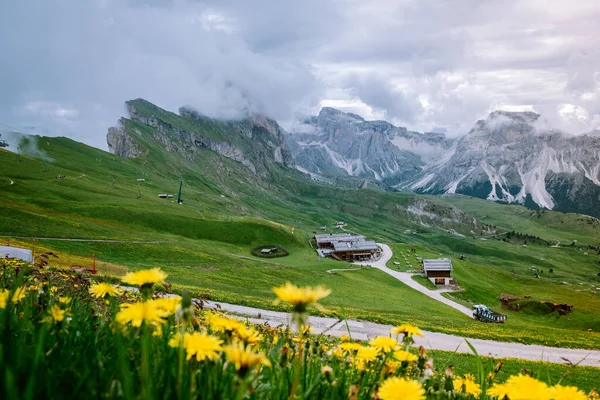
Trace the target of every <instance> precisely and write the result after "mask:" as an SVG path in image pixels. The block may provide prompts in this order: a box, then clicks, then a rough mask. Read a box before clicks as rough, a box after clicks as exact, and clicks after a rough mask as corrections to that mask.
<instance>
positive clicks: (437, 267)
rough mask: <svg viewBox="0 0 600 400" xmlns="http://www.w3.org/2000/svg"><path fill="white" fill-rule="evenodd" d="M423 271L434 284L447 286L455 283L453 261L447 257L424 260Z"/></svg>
mask: <svg viewBox="0 0 600 400" xmlns="http://www.w3.org/2000/svg"><path fill="white" fill-rule="evenodd" d="M423 271H424V272H425V276H426V277H427V279H429V280H430V281H431V282H432V283H433V284H434V285H444V286H447V285H454V283H455V282H454V279H453V278H452V261H450V260H449V259H447V258H438V259H435V260H423Z"/></svg>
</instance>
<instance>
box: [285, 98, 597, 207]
mask: <svg viewBox="0 0 600 400" xmlns="http://www.w3.org/2000/svg"><path fill="white" fill-rule="evenodd" d="M285 137H286V140H287V142H288V144H289V146H290V149H291V151H292V154H293V156H294V158H295V159H296V161H297V163H298V166H299V168H300V169H302V170H306V171H309V172H311V173H312V174H318V175H320V176H323V177H335V176H344V175H346V176H355V177H359V178H364V179H371V180H375V181H379V182H381V183H383V184H384V185H385V186H387V187H388V188H390V189H396V190H409V191H414V192H418V193H429V194H455V193H456V194H465V195H470V196H474V197H479V198H484V199H488V200H493V201H498V202H506V203H519V204H524V205H526V206H528V207H531V208H544V209H557V210H561V211H572V212H581V213H585V214H591V215H596V216H597V215H599V214H600V207H598V203H599V201H600V132H599V131H595V132H591V133H588V134H584V135H580V136H574V135H570V134H568V133H565V132H561V131H559V130H556V129H552V128H551V127H549V126H548V124H547V123H546V122H545V121H544V120H543V119H542V118H541V116H540V115H539V114H536V113H533V112H507V111H495V112H492V113H491V114H490V115H489V116H488V117H487V118H486V119H484V120H479V121H477V122H476V124H475V126H474V127H473V128H472V129H471V130H470V131H469V132H468V133H467V134H465V135H464V136H462V137H459V138H454V139H452V138H447V137H446V136H445V135H444V134H442V133H430V132H427V133H419V132H414V131H409V130H408V129H406V128H403V127H397V126H394V125H392V124H391V123H389V122H386V121H365V120H364V119H363V118H362V117H360V116H358V115H356V114H352V113H344V112H341V111H339V110H336V109H333V108H323V109H322V110H321V112H320V113H319V115H318V116H314V117H310V118H306V119H305V120H304V121H302V123H301V124H299V126H298V128H296V129H295V130H293V131H292V132H290V133H288V134H286V135H285Z"/></svg>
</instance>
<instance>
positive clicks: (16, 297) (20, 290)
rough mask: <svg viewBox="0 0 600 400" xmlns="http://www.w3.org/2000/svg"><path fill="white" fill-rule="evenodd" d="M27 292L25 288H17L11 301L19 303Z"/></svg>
mask: <svg viewBox="0 0 600 400" xmlns="http://www.w3.org/2000/svg"><path fill="white" fill-rule="evenodd" d="M26 294H27V291H26V290H25V288H22V287H20V288H17V290H15V292H14V293H13V295H12V299H11V301H12V302H13V304H17V303H18V302H19V301H21V300H23V299H24V298H25V295H26Z"/></svg>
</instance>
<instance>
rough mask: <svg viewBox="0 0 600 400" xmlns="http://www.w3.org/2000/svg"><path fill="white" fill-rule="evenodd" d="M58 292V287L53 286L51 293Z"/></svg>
mask: <svg viewBox="0 0 600 400" xmlns="http://www.w3.org/2000/svg"><path fill="white" fill-rule="evenodd" d="M56 292H58V288H57V287H56V286H51V287H50V293H56Z"/></svg>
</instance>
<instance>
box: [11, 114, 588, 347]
mask: <svg viewBox="0 0 600 400" xmlns="http://www.w3.org/2000/svg"><path fill="white" fill-rule="evenodd" d="M148 104H149V103H148ZM138 111H139V112H146V113H148V115H154V114H158V116H160V117H161V118H163V119H165V120H168V123H169V125H170V126H171V127H172V129H174V130H177V129H178V130H180V131H182V130H186V132H187V131H194V132H195V133H196V134H204V133H205V132H206V135H207V137H210V138H213V139H215V138H217V136H216V135H217V133H215V132H219V133H218V135H220V136H219V140H231V141H234V139H231V138H232V137H234V136H235V134H236V133H235V132H236V131H235V130H236V129H238V125H235V124H231V123H219V122H215V121H212V122H211V124H213V125H212V127H211V128H210V129H209V128H208V127H206V126H205V125H202V124H200V125H199V124H197V123H195V122H193V123H192V122H190V121H189V119H187V118H183V117H180V116H178V115H176V114H172V113H168V114H167V115H163V114H162V112H163V111H157V109H155V108H152V107H150V106H148V109H144V108H142V109H141V111H140V110H138ZM123 124H124V126H125V129H126V130H127V132H130V133H131V135H134V136H135V140H137V142H136V143H138V145H140V146H143V148H144V149H145V155H143V156H141V157H139V158H123V157H119V156H116V155H113V154H110V153H107V152H104V151H101V150H98V149H95V148H91V147H89V146H86V145H83V144H81V143H77V142H74V141H72V140H69V139H65V138H47V137H40V138H36V137H30V138H28V139H27V140H29V141H31V143H30V145H29V146H28V148H33V146H35V147H36V148H37V150H38V153H36V156H35V157H29V156H27V155H22V156H20V157H18V156H17V155H16V154H14V153H11V152H8V151H5V150H0V165H2V168H1V169H0V189H1V192H2V197H1V198H0V235H2V236H3V238H0V242H1V241H3V240H8V239H9V238H11V239H12V243H17V244H20V245H22V246H25V247H33V246H36V252H39V251H44V250H46V249H51V250H54V251H56V252H57V253H58V255H59V259H58V260H57V261H56V262H57V263H59V264H60V265H63V266H69V265H72V264H82V265H85V266H90V265H91V255H92V254H95V256H96V259H97V262H98V268H99V270H100V271H101V272H104V273H108V274H113V275H121V274H123V273H124V272H125V271H127V270H128V269H139V268H145V267H153V266H161V267H162V268H164V269H165V271H167V272H168V273H169V275H170V279H169V280H170V282H173V284H174V285H175V289H179V290H180V289H182V288H190V289H192V290H193V291H194V293H196V294H197V295H201V296H208V297H210V298H211V299H215V300H221V301H226V302H233V303H240V304H248V305H254V306H260V307H266V308H274V307H275V306H274V305H273V304H272V303H271V299H272V292H271V287H272V286H275V285H278V284H280V283H282V282H285V281H287V280H289V281H292V282H294V283H296V284H299V285H316V284H325V285H326V286H328V287H330V288H332V289H333V293H334V294H333V295H332V296H330V297H329V298H327V299H326V300H325V301H324V302H323V303H324V305H325V306H326V307H327V308H328V309H329V312H331V313H335V314H337V315H339V316H340V317H354V318H363V319H369V320H373V321H381V322H393V323H396V322H400V321H408V322H413V323H415V324H418V325H419V326H421V327H422V328H423V329H428V330H435V331H442V332H448V333H453V334H463V335H466V336H472V337H482V338H496V339H499V340H505V341H514V340H520V341H523V342H527V343H544V344H549V345H561V346H571V347H587V348H600V335H599V334H598V332H600V320H598V318H597V315H598V313H599V312H600V295H598V294H593V293H592V292H593V288H594V287H596V286H600V281H599V280H598V279H599V277H598V275H597V274H598V273H599V272H600V264H598V255H597V254H596V251H595V250H591V249H588V248H587V247H584V246H597V245H598V241H597V240H596V239H595V238H596V236H594V234H595V233H594V232H595V231H596V229H598V228H597V224H595V223H589V219H587V218H588V217H585V218H584V217H582V216H580V215H574V214H563V213H555V212H549V211H546V212H543V213H540V214H541V216H536V215H532V213H535V211H531V210H527V209H525V208H523V207H517V206H510V207H508V206H503V205H498V204H494V203H487V202H483V201H477V200H471V199H468V198H465V197H457V198H445V197H424V196H415V195H412V194H406V193H391V192H384V191H379V190H358V189H357V190H352V189H342V188H339V187H336V186H334V185H332V184H327V183H319V182H314V181H310V180H308V179H306V178H305V177H304V176H303V175H302V174H300V173H299V172H297V171H295V170H292V169H290V168H287V167H285V166H283V165H281V164H278V163H276V162H273V161H272V160H270V159H269V158H268V157H267V154H266V153H265V154H262V156H261V155H260V154H261V153H260V152H259V153H256V154H250V155H248V158H249V159H253V160H258V159H259V158H260V157H263V156H264V157H263V161H264V162H263V163H262V164H261V165H263V166H264V168H265V171H266V173H267V174H268V178H267V179H265V178H262V177H259V176H258V175H257V174H255V173H252V171H250V170H249V169H248V168H247V167H246V166H244V165H242V164H241V163H240V162H236V161H233V160H232V159H230V158H228V157H225V156H223V155H221V154H219V153H217V152H215V151H212V150H210V149H208V148H205V147H199V148H195V149H193V155H194V156H193V158H192V159H189V158H186V157H185V156H184V155H182V154H180V153H178V152H176V151H167V150H165V146H164V144H161V142H159V141H157V139H156V138H157V135H159V132H158V131H157V128H156V127H153V126H150V125H144V124H142V123H141V122H139V121H131V120H123ZM129 124H130V125H129ZM134 129H137V131H135V132H132V131H130V130H134ZM169 132H170V131H169ZM169 132H166V133H164V132H163V133H164V134H165V135H166V137H169V135H170V133H169ZM261 134H262V133H261ZM245 143H247V142H245ZM183 144H185V143H184V142H182V145H183ZM238 145H239V146H240V147H242V145H241V144H239V143H238ZM244 149H245V151H248V152H252V151H253V150H252V148H249V147H246V148H244ZM190 151H191V150H190ZM40 154H41V155H40ZM186 154H187V153H186ZM190 154H191V153H190ZM58 175H61V176H62V175H64V176H65V178H64V179H57V178H56V177H57V176H58ZM140 178H143V179H145V181H144V182H143V183H138V182H137V181H136V180H137V179H140ZM180 178H183V199H184V203H183V204H177V203H176V201H175V200H176V199H177V190H178V188H179V179H180ZM160 193H168V194H172V195H174V197H173V198H172V199H161V198H159V197H158V194H160ZM415 209H416V210H417V211H415ZM459 210H462V211H459ZM473 217H475V218H473ZM339 220H343V221H345V222H347V223H348V229H349V230H351V231H355V232H359V233H362V234H365V235H367V236H369V237H370V238H373V239H376V240H379V241H383V242H385V243H389V244H391V245H393V247H394V249H395V250H397V251H400V250H402V249H406V248H408V247H410V246H413V247H414V246H416V247H418V248H419V252H422V253H423V254H429V255H431V256H439V255H440V254H441V255H443V256H447V257H453V259H454V264H455V277H456V278H457V280H458V282H459V284H460V285H461V286H462V287H464V288H465V290H464V291H463V292H459V293H455V294H454V296H455V297H456V298H457V299H458V301H461V302H464V303H465V304H467V305H470V304H473V303H479V302H483V303H485V304H488V305H489V306H491V307H493V308H495V309H499V306H500V303H499V300H498V296H499V294H500V293H504V292H507V293H510V294H513V295H518V296H525V295H528V296H532V298H535V299H538V300H544V301H554V302H568V303H570V304H573V305H574V309H573V312H572V313H571V314H568V315H567V316H560V317H559V316H558V315H557V313H549V314H540V313H537V314H536V313H531V312H524V311H520V312H510V311H507V313H508V315H509V320H508V323H507V324H505V325H493V326H491V325H485V324H482V323H479V322H477V321H474V320H470V319H468V318H466V317H465V316H464V315H462V314H460V313H459V312H457V311H454V310H453V309H449V308H448V307H446V306H444V305H442V304H440V303H437V302H435V301H434V300H431V299H430V298H428V297H426V296H424V295H422V294H420V293H418V292H415V291H414V290H412V289H410V288H408V287H406V286H404V285H403V284H402V283H400V282H398V281H396V280H395V279H393V278H391V277H390V276H388V275H386V274H383V273H382V272H380V271H378V270H372V269H368V268H367V269H362V270H357V271H347V272H335V273H328V272H327V271H328V270H331V269H334V268H342V267H345V266H344V265H343V264H340V263H338V262H335V261H333V260H322V261H319V259H318V258H317V257H316V254H315V252H314V251H313V250H312V249H311V247H310V245H309V242H308V239H309V238H310V237H311V236H312V235H313V232H315V231H317V229H318V228H319V227H320V226H332V225H333V224H335V221H339ZM559 221H565V222H559ZM292 227H294V228H295V230H294V232H292ZM450 229H452V230H454V231H455V232H456V233H458V234H461V235H463V236H458V235H456V234H451V233H448V230H450ZM510 231H516V232H521V233H524V234H529V235H532V236H536V237H539V238H540V242H537V243H529V244H527V246H526V247H523V246H522V243H520V242H518V241H517V240H513V239H511V240H507V241H503V240H502V239H503V238H505V237H506V233H507V232H510ZM410 232H416V234H411V233H410ZM32 237H36V238H37V239H36V240H35V244H34V242H33V241H32V240H31V238H32ZM59 238H63V239H85V240H89V239H93V240H99V239H104V240H111V242H97V241H85V240H81V241H70V240H56V239H59ZM484 239H485V240H484ZM572 240H577V241H578V242H577V244H576V245H574V246H571V245H570V244H571V241H572ZM544 241H546V242H547V243H551V244H552V245H554V244H555V241H560V246H559V247H552V246H550V245H547V244H543V243H545V242H544ZM267 243H276V244H279V245H282V246H285V247H286V248H288V249H289V250H290V253H291V254H290V256H288V257H284V258H278V259H273V260H265V259H257V258H255V257H253V256H252V255H251V253H250V250H251V249H252V247H254V246H257V245H261V244H267ZM585 253H587V254H585ZM461 254H464V255H465V256H466V259H465V260H463V261H461V260H458V256H459V255H461ZM532 265H535V266H537V267H539V268H540V269H543V270H544V272H543V274H542V276H541V277H540V278H533V276H532V272H531V269H530V267H531V266H532ZM550 269H552V270H553V272H552V273H550V272H549V270H550ZM563 282H567V283H566V284H564V283H563ZM588 329H591V330H592V333H589V332H588Z"/></svg>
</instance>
